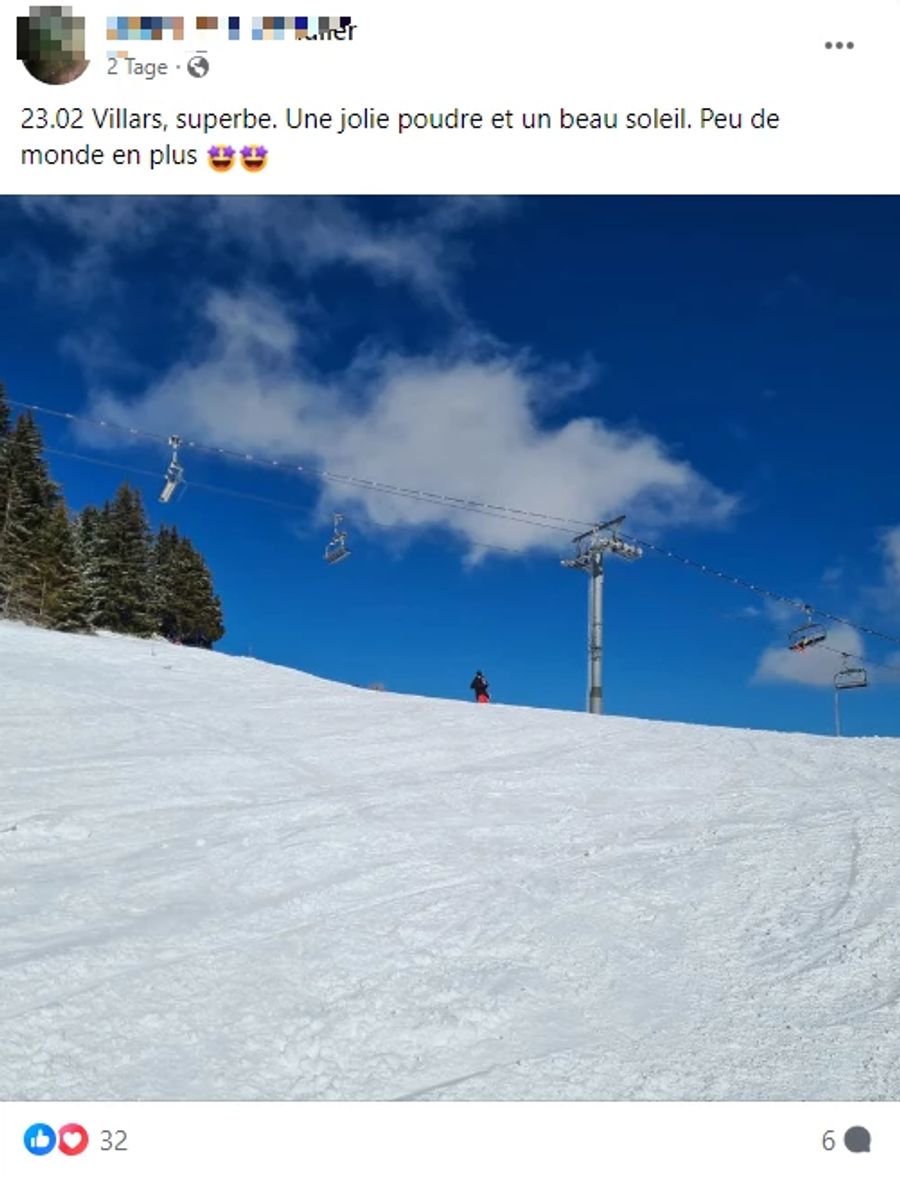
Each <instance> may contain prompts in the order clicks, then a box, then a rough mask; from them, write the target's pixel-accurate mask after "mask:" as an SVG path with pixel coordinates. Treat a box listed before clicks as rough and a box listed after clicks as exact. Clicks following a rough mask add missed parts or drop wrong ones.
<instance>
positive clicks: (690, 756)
mask: <svg viewBox="0 0 900 1177" xmlns="http://www.w3.org/2000/svg"><path fill="white" fill-rule="evenodd" d="M460 681H461V682H464V681H465V682H467V681H468V674H467V671H466V669H465V668H464V667H461V668H460ZM0 689H2V695H0V698H2V712H0V831H2V832H0V1009H2V1018H3V1032H2V1034H0V1098H2V1099H5V1100H40V1099H48V1100H77V1099H111V1100H112V1099H123V1100H131V1099H150V1098H153V1099H235V1100H239V1099H276V1100H280V1099H417V1098H421V1099H673V1098H676V1099H829V1100H856V1099H896V1098H898V1096H900V1053H898V1048H900V1023H898V1012H900V893H898V881H900V740H879V739H854V740H851V739H845V740H835V739H828V738H823V737H816V736H806V735H785V734H777V733H765V732H757V731H742V730H731V729H724V728H704V727H692V726H687V725H681V724H664V723H653V722H647V721H642V720H630V719H620V718H613V717H602V718H598V717H595V716H587V715H579V714H569V713H563V712H552V711H538V710H533V709H526V708H517V707H503V706H496V705H492V706H489V707H478V706H475V705H474V704H472V703H468V702H447V701H436V700H431V699H422V698H413V697H408V696H397V695H391V694H389V693H379V692H375V691H366V690H361V689H356V688H353V687H348V686H342V685H338V684H334V683H329V682H323V681H321V680H319V679H315V678H312V677H310V676H309V675H304V674H300V673H297V672H295V671H291V670H287V669H284V668H280V667H275V666H269V665H265V664H263V663H260V662H254V661H251V660H249V659H242V658H231V657H226V656H223V655H219V654H213V653H208V652H205V651H195V650H187V649H181V648H176V647H172V646H169V645H168V644H166V643H163V642H158V641H157V642H142V641H138V640H132V639H127V638H121V637H113V636H111V635H103V636H98V637H73V636H64V635H59V634H52V633H47V632H44V631H41V630H35V629H28V628H25V627H23V626H18V625H13V624H10V623H0Z"/></svg>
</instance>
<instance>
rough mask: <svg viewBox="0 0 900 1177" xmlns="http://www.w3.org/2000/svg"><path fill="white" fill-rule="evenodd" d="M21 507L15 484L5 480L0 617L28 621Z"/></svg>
mask: <svg viewBox="0 0 900 1177" xmlns="http://www.w3.org/2000/svg"><path fill="white" fill-rule="evenodd" d="M28 541H29V534H28V531H27V529H26V527H25V505H24V499H23V497H22V492H21V490H20V489H19V484H18V482H17V480H16V479H15V478H14V477H11V478H10V479H9V482H8V485H7V490H6V502H5V504H4V512H3V515H2V517H0V615H2V616H3V617H12V618H15V619H16V620H24V619H27V617H28V602H29V599H30V598H29V596H28V567H29V565H28V546H29V542H28Z"/></svg>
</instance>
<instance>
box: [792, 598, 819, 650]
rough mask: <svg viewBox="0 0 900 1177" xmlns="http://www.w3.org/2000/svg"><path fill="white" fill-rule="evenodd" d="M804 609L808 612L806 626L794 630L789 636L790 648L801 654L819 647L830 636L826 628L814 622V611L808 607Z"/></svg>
mask: <svg viewBox="0 0 900 1177" xmlns="http://www.w3.org/2000/svg"><path fill="white" fill-rule="evenodd" d="M804 609H805V612H806V624H805V625H801V626H799V627H798V628H797V629H794V630H792V631H791V633H790V635H789V636H788V648H789V649H791V650H797V651H801V652H802V651H803V650H808V649H809V647H810V646H817V645H818V644H819V642H824V641H825V639H826V637H827V636H828V631H827V630H826V628H825V626H824V625H819V623H818V622H815V621H813V619H812V615H813V614H812V609H810V608H809V606H808V605H807V606H804Z"/></svg>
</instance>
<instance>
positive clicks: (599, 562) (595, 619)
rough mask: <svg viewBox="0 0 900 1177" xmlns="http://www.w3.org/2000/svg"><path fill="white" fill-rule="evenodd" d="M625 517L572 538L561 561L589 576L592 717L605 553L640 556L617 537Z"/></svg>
mask: <svg viewBox="0 0 900 1177" xmlns="http://www.w3.org/2000/svg"><path fill="white" fill-rule="evenodd" d="M624 519H625V516H624V515H619V516H618V518H616V519H610V520H609V521H608V522H607V523H598V524H597V525H596V527H592V528H591V530H590V531H584V532H582V534H581V535H576V536H575V539H574V540H573V541H572V542H573V543H574V544H576V545H577V548H576V550H577V553H578V554H577V555H576V556H575V557H573V559H571V560H562V561H561V564H562V566H563V567H564V568H580V569H581V570H582V571H583V572H587V573H588V574H589V576H590V578H591V579H590V581H589V583H588V694H587V708H586V710H587V711H588V712H589V713H590V714H592V715H600V714H602V712H603V680H602V675H601V671H602V660H603V557H604V556H605V555H606V553H607V552H610V553H611V554H612V555H614V556H621V557H622V559H624V560H639V559H640V558H641V556H643V554H644V553H643V552H642V551H641V549H640V548H639V547H636V546H635V545H634V544H629V543H626V542H625V541H624V540H622V539H620V538H619V536H618V529H619V526H620V525H621V524H622V522H623V521H624Z"/></svg>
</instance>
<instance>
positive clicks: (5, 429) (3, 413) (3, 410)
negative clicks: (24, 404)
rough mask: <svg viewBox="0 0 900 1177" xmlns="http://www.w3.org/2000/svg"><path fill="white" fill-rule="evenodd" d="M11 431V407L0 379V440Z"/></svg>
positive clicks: (4, 386)
mask: <svg viewBox="0 0 900 1177" xmlns="http://www.w3.org/2000/svg"><path fill="white" fill-rule="evenodd" d="M11 433H12V409H11V408H10V407H9V398H8V397H7V395H6V385H5V384H4V383H3V381H2V380H0V441H3V439H4V438H6V437H9V435H10V434H11Z"/></svg>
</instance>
